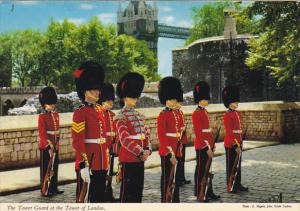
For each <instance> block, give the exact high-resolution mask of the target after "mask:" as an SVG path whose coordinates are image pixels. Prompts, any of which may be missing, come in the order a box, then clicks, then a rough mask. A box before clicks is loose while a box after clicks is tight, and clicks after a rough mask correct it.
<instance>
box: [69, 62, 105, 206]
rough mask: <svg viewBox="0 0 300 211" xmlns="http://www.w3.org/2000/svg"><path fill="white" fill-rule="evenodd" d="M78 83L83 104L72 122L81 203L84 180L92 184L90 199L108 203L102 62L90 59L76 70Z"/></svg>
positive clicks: (75, 74)
mask: <svg viewBox="0 0 300 211" xmlns="http://www.w3.org/2000/svg"><path fill="white" fill-rule="evenodd" d="M73 74H74V76H75V84H76V90H77V94H78V97H79V98H80V99H81V100H82V106H80V107H79V108H78V109H77V110H75V111H74V114H73V123H72V138H73V147H74V149H75V152H76V161H75V169H76V175H77V189H76V196H77V202H79V201H80V200H79V197H80V193H81V191H82V187H83V183H84V182H85V183H88V184H89V192H88V201H90V202H104V201H105V200H106V196H105V182H106V175H107V170H108V148H107V144H106V134H105V131H106V130H105V121H104V118H101V116H100V115H99V110H98V108H97V106H96V103H97V101H98V100H99V96H100V95H101V93H100V90H101V88H102V86H103V81H104V70H103V68H102V67H101V65H100V64H98V63H96V62H93V61H88V62H85V63H83V64H82V65H81V66H80V67H79V68H78V69H77V70H75V71H74V73H73Z"/></svg>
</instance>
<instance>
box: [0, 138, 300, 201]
mask: <svg viewBox="0 0 300 211" xmlns="http://www.w3.org/2000/svg"><path fill="white" fill-rule="evenodd" d="M154 153H157V152H154ZM212 165H213V172H214V173H215V176H214V179H213V187H214V192H215V193H217V194H220V195H221V197H222V198H221V199H220V200H216V201H213V202H215V203H219V202H226V203H246V202H265V201H267V200H270V198H272V197H273V198H276V197H277V196H278V195H279V193H282V201H283V202H284V203H290V202H291V203H299V202H300V144H290V145H276V146H268V147H263V148H256V149H252V150H249V151H245V152H243V162H242V183H243V184H244V185H245V186H248V187H249V192H244V193H238V194H229V193H227V192H226V182H225V181H226V177H225V157H224V155H223V156H219V157H216V158H214V160H213V164H212ZM194 169H195V161H190V162H186V177H187V178H188V179H191V180H192V184H190V185H185V186H183V187H181V189H180V198H181V202H185V203H194V202H196V200H195V197H194V195H193V188H194V181H193V177H194ZM160 171H161V169H160V168H151V169H147V170H146V171H145V187H144V197H143V202H160V188H159V180H160ZM71 173H73V172H71ZM75 187H76V185H75V183H71V184H67V185H63V186H60V189H61V190H64V191H65V193H64V194H63V195H57V196H54V197H52V198H44V197H41V196H40V191H39V190H36V191H29V192H22V193H19V194H11V195H7V196H1V197H0V202H19V203H22V202H45V203H56V202H66V203H69V202H75ZM119 189H120V185H116V184H114V190H115V192H114V195H115V196H116V197H118V194H119Z"/></svg>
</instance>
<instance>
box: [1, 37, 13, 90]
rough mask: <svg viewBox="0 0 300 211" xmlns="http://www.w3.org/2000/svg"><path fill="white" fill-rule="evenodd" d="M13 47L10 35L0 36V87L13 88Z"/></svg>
mask: <svg viewBox="0 0 300 211" xmlns="http://www.w3.org/2000/svg"><path fill="white" fill-rule="evenodd" d="M11 47H12V40H11V39H10V37H9V35H8V34H4V35H3V36H0V87H3V86H11V69H12V62H11Z"/></svg>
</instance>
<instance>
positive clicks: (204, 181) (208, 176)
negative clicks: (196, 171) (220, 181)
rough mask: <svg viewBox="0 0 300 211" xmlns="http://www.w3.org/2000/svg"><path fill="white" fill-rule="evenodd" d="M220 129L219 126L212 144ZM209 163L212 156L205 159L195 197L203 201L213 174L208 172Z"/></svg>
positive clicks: (216, 139)
mask: <svg viewBox="0 0 300 211" xmlns="http://www.w3.org/2000/svg"><path fill="white" fill-rule="evenodd" d="M220 131H221V127H219V129H218V132H217V135H216V137H215V138H214V144H215V143H216V141H218V139H219V135H220ZM211 163H212V158H208V159H207V161H206V165H205V171H204V175H203V178H202V180H201V188H200V193H199V195H198V197H197V198H198V200H199V201H200V202H203V201H205V200H206V194H207V190H208V186H209V184H210V180H212V179H213V176H214V175H213V174H212V173H210V172H209V170H210V167H211Z"/></svg>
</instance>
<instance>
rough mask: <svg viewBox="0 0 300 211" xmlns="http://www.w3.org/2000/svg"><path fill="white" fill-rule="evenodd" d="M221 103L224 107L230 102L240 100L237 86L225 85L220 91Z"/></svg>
mask: <svg viewBox="0 0 300 211" xmlns="http://www.w3.org/2000/svg"><path fill="white" fill-rule="evenodd" d="M222 98H223V103H224V106H225V107H226V108H228V107H229V105H230V103H233V102H238V101H240V91H239V88H238V87H237V86H226V87H225V88H224V89H223V91H222Z"/></svg>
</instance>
